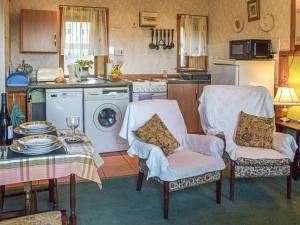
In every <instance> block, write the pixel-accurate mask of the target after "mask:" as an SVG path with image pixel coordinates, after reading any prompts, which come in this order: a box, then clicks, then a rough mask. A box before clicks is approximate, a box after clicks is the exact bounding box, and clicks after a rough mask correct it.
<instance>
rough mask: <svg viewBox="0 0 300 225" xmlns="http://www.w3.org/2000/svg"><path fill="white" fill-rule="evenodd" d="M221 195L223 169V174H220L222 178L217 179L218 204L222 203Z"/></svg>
mask: <svg viewBox="0 0 300 225" xmlns="http://www.w3.org/2000/svg"><path fill="white" fill-rule="evenodd" d="M221 195H222V171H221V174H220V179H219V180H217V181H216V199H217V204H220V203H221Z"/></svg>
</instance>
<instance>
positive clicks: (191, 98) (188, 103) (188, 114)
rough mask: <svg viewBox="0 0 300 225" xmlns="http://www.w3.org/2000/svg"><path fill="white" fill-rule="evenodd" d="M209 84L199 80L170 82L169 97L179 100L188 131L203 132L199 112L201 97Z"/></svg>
mask: <svg viewBox="0 0 300 225" xmlns="http://www.w3.org/2000/svg"><path fill="white" fill-rule="evenodd" d="M205 85H207V84H201V83H197V82H191V83H182V84H180V83H176V84H168V99H172V100H177V102H178V105H179V108H180V110H181V113H182V115H183V118H184V121H185V124H186V126H187V130H188V133H203V131H202V128H201V125H200V116H199V112H198V106H199V101H198V99H199V97H200V95H201V94H202V91H203V87H204V86H205Z"/></svg>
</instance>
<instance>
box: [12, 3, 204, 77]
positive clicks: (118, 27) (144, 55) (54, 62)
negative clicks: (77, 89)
mask: <svg viewBox="0 0 300 225" xmlns="http://www.w3.org/2000/svg"><path fill="white" fill-rule="evenodd" d="M63 4H68V5H77V6H78V5H80V6H99V7H108V8H109V16H110V18H109V29H110V43H109V44H110V46H114V47H116V48H122V49H124V51H125V64H124V66H123V72H124V73H127V74H148V73H149V74H153V73H162V70H168V72H169V73H174V72H175V68H176V66H177V65H176V62H177V56H176V47H175V48H174V49H172V50H165V51H164V50H159V51H157V50H150V49H149V48H148V45H149V43H150V41H151V38H150V34H151V32H150V30H149V29H147V28H143V29H141V28H139V27H134V26H133V23H134V22H135V23H136V24H138V13H139V12H140V11H150V12H151V11H154V12H158V13H159V16H160V18H159V26H158V27H159V28H168V29H171V28H173V29H176V15H177V14H184V13H188V14H200V15H208V0H189V1H186V0H126V1H124V0H102V1H99V0H50V1H49V0H39V1H36V0H11V10H10V13H11V36H12V37H11V58H12V62H13V64H14V65H15V66H16V65H17V64H18V63H20V62H21V61H22V59H25V60H26V62H27V63H29V64H31V65H33V66H34V68H38V67H57V66H58V55H57V54H21V53H20V52H19V13H20V9H22V8H27V9H28V8H29V9H44V10H58V7H59V5H63Z"/></svg>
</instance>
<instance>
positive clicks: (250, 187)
mask: <svg viewBox="0 0 300 225" xmlns="http://www.w3.org/2000/svg"><path fill="white" fill-rule="evenodd" d="M285 181H286V179H285V178H267V179H243V180H237V182H236V200H235V201H234V202H231V201H229V199H228V188H229V185H228V178H227V177H226V178H224V181H223V192H222V193H223V194H222V204H221V205H217V204H216V203H215V184H214V183H211V184H206V185H202V186H198V187H195V188H190V189H186V190H183V191H178V192H172V193H171V194H170V211H169V220H164V219H163V214H162V185H160V184H158V183H156V182H155V181H151V180H150V181H144V184H143V187H142V191H141V192H136V191H135V182H136V178H135V177H122V178H113V179H104V180H103V189H102V190H99V189H98V186H97V185H96V184H95V183H91V182H88V183H79V184H78V185H77V199H78V201H77V203H78V207H77V214H78V224H80V225H102V224H103V225H117V224H122V225H151V224H153V225H159V224H172V225H175V224H180V225H193V224H195V225H221V224H222V225H254V224H255V225H299V224H300V181H298V182H294V185H293V196H292V200H287V199H286V197H285V193H286V182H285ZM68 188H69V187H68V186H67V185H63V186H60V187H59V200H60V207H61V208H66V209H68V210H69V189H68ZM38 200H39V208H40V209H42V210H46V209H50V206H51V205H50V204H49V203H48V202H47V193H40V194H39V196H38ZM20 203H23V202H22V197H15V198H10V199H8V200H6V202H5V208H6V209H11V208H14V209H16V207H19V208H20V207H22V206H23V205H20Z"/></svg>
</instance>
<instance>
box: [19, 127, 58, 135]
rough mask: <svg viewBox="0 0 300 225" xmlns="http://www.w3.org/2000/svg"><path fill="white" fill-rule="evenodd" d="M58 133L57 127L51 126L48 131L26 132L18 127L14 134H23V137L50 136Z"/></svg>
mask: <svg viewBox="0 0 300 225" xmlns="http://www.w3.org/2000/svg"><path fill="white" fill-rule="evenodd" d="M55 131H56V127H54V126H51V127H48V129H41V130H26V129H21V128H20V127H17V128H15V129H14V132H15V133H16V134H21V135H26V136H27V135H36V134H49V133H53V132H55Z"/></svg>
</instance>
